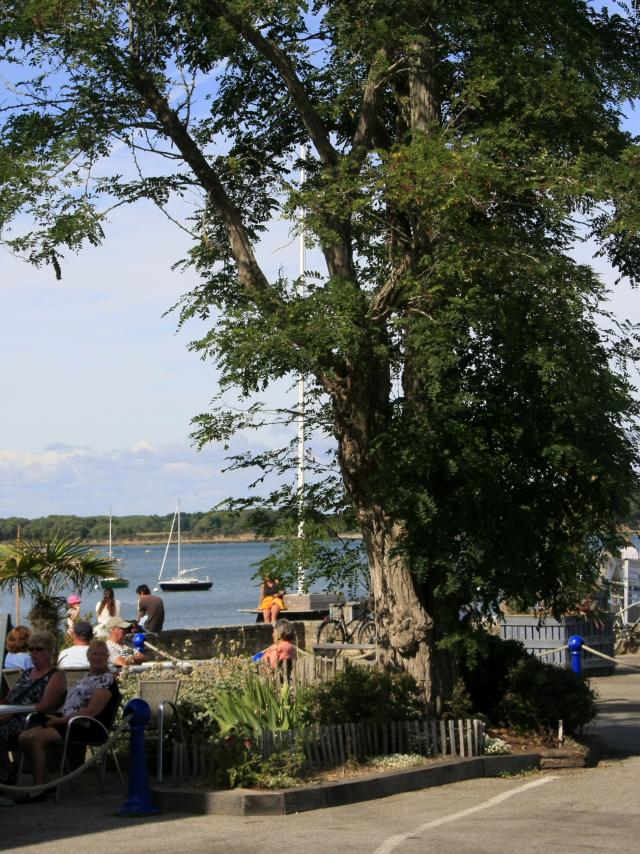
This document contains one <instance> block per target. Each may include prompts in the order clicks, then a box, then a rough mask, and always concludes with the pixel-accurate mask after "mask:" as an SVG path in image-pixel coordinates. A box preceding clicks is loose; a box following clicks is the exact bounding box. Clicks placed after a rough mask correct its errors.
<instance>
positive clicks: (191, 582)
mask: <svg viewBox="0 0 640 854" xmlns="http://www.w3.org/2000/svg"><path fill="white" fill-rule="evenodd" d="M176 522H177V523H178V525H177V546H178V568H177V574H176V575H174V576H173V578H164V579H163V577H162V574H163V572H164V568H165V564H166V562H167V555H168V554H169V548H170V546H171V539H172V537H173V531H174V528H175V527H176ZM180 540H181V537H180V502H178V506H177V507H176V512H175V513H174V514H173V521H172V522H171V530H170V531H169V539H168V540H167V547H166V548H165V550H164V557H163V558H162V566H161V567H160V575H159V576H158V587H159V588H160V589H161V590H162V591H164V592H165V593H170V592H176V591H185V590H211V588H212V587H213V581H210V580H209V576H208V575H207V576H205V577H204V578H197V577H195V576H193V575H190V573H192V572H198V570H199V569H201V567H198V566H196V567H193V568H192V569H185V568H184V567H182V566H180V563H181V560H180Z"/></svg>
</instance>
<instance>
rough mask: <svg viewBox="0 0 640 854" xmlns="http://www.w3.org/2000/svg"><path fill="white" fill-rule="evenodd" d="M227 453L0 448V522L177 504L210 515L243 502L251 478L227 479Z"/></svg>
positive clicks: (183, 447)
mask: <svg viewBox="0 0 640 854" xmlns="http://www.w3.org/2000/svg"><path fill="white" fill-rule="evenodd" d="M224 465H225V460H224V452H223V451H222V449H220V448H217V447H209V448H206V449H205V450H204V451H202V452H200V453H198V452H196V451H195V450H194V449H193V448H191V447H190V446H189V445H188V444H186V443H184V444H182V443H178V442H174V443H166V444H162V445H158V446H154V445H153V444H152V443H151V442H149V441H146V440H145V441H139V442H136V443H134V445H133V446H132V447H131V448H126V449H113V450H108V451H101V450H97V449H93V448H86V447H82V448H74V447H72V446H69V445H60V444H59V445H58V446H57V447H56V448H51V447H50V448H49V449H47V450H45V451H41V452H25V451H21V450H11V449H0V481H1V482H2V490H1V492H0V516H2V517H7V516H25V517H27V518H33V517H35V516H47V515H51V514H77V515H80V516H86V515H97V514H102V513H107V512H108V508H109V507H112V508H113V512H114V514H115V515H127V514H132V513H140V514H145V513H168V512H169V511H170V510H171V508H172V507H174V506H175V503H176V500H177V499H178V498H180V499H181V501H182V506H183V508H184V509H185V510H186V511H195V510H206V509H209V508H210V507H213V506H214V505H216V504H218V503H219V502H220V501H222V500H223V499H224V498H226V497H228V496H230V495H234V496H239V495H246V494H247V485H248V484H249V483H250V482H251V480H252V479H253V478H252V476H251V473H250V472H246V471H243V472H228V473H226V474H224V475H223V474H221V473H220V470H221V469H222V468H223V467H224Z"/></svg>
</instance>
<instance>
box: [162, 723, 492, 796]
mask: <svg viewBox="0 0 640 854" xmlns="http://www.w3.org/2000/svg"><path fill="white" fill-rule="evenodd" d="M484 740H485V725H484V722H483V721H480V720H476V719H459V720H453V719H451V720H439V721H436V720H429V719H425V720H419V721H391V722H389V723H386V724H375V723H355V724H351V723H350V724H336V725H334V726H320V725H316V726H314V727H311V728H309V729H306V730H304V731H298V732H293V731H292V732H270V731H264V732H262V733H261V735H260V736H259V737H258V738H257V739H256V741H255V743H256V746H257V747H258V748H259V749H260V751H261V753H262V756H263V757H264V758H265V759H266V758H268V757H269V756H271V755H273V754H274V753H279V752H283V751H287V750H291V749H292V748H293V747H294V746H295V745H299V746H300V747H301V748H302V750H303V751H304V754H305V757H306V760H307V764H308V766H309V767H310V768H312V769H318V770H320V769H328V768H335V767H338V766H341V765H345V764H346V763H347V762H348V761H349V760H357V761H362V760H363V759H365V758H366V757H367V756H388V755H390V754H394V753H417V754H420V755H422V756H434V757H435V756H443V757H444V756H461V757H464V756H479V755H480V754H481V753H482V752H483V747H484ZM214 756H215V746H214V744H212V743H211V742H205V743H196V742H193V743H191V744H187V743H184V742H175V743H174V745H173V763H172V769H171V777H172V783H173V785H177V786H178V785H184V784H186V783H188V782H190V781H193V779H195V778H206V777H208V776H210V775H211V774H213V771H214V770H215V768H214V762H215V759H214Z"/></svg>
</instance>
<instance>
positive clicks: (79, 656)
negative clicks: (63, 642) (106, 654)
mask: <svg viewBox="0 0 640 854" xmlns="http://www.w3.org/2000/svg"><path fill="white" fill-rule="evenodd" d="M92 638H93V629H92V628H91V625H90V624H89V623H86V622H85V621H84V620H79V621H78V622H77V623H76V624H75V626H74V627H73V646H70V647H67V649H63V650H62V652H61V653H60V655H59V656H58V668H59V669H60V670H68V669H69V668H70V667H89V659H88V658H87V652H88V650H89V644H90V643H91V639H92Z"/></svg>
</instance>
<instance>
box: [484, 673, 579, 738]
mask: <svg viewBox="0 0 640 854" xmlns="http://www.w3.org/2000/svg"><path fill="white" fill-rule="evenodd" d="M497 715H498V717H499V719H501V720H503V721H505V722H507V723H509V724H511V725H513V726H516V727H519V728H521V729H524V730H530V729H534V730H539V731H542V732H548V731H552V732H554V731H556V729H557V726H558V721H559V720H562V721H563V722H564V727H565V731H566V732H567V733H568V734H571V733H575V732H578V731H580V730H581V729H582V727H584V726H586V725H587V724H588V723H590V722H591V721H592V720H593V719H594V718H595V716H596V704H595V693H594V691H593V690H592V689H591V688H590V686H589V684H588V683H587V682H585V681H584V680H583V679H582V678H581V677H580V676H576V674H575V673H573V671H571V670H564V669H562V668H560V667H554V666H553V665H552V664H547V663H545V662H542V661H540V660H539V659H537V658H534V657H533V656H528V657H527V658H526V659H523V660H522V661H520V662H518V663H517V664H516V665H515V666H514V667H513V668H512V669H511V670H510V671H509V684H508V687H507V691H506V692H505V694H504V696H503V697H502V700H501V701H500V703H499V705H498V707H497Z"/></svg>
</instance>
